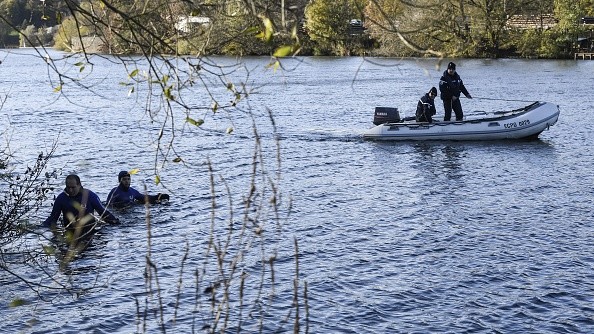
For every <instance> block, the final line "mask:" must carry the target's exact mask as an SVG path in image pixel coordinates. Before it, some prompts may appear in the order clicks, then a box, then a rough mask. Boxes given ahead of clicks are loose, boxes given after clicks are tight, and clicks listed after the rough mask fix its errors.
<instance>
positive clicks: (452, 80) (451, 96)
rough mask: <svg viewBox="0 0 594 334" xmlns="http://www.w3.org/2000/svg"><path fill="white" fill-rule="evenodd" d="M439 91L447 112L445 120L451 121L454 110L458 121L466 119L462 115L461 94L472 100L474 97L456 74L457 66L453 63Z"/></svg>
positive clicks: (441, 82)
mask: <svg viewBox="0 0 594 334" xmlns="http://www.w3.org/2000/svg"><path fill="white" fill-rule="evenodd" d="M439 91H440V92H441V99H442V100H443V108H444V111H445V117H444V118H443V120H444V121H446V122H447V121H449V120H450V118H451V117H452V109H453V110H454V113H455V114H456V121H461V120H462V119H463V118H464V114H463V113H462V104H461V103H460V93H463V94H464V96H466V97H467V98H469V99H472V96H470V93H468V90H466V87H465V86H464V83H463V82H462V79H461V78H460V76H459V75H458V73H457V72H456V64H454V63H452V62H450V63H449V64H448V68H447V69H446V70H445V71H444V72H443V75H442V76H441V78H440V79H439Z"/></svg>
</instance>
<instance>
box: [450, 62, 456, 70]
mask: <svg viewBox="0 0 594 334" xmlns="http://www.w3.org/2000/svg"><path fill="white" fill-rule="evenodd" d="M450 68H451V69H452V70H455V69H456V64H454V63H453V62H450V63H449V64H448V70H449V69H450Z"/></svg>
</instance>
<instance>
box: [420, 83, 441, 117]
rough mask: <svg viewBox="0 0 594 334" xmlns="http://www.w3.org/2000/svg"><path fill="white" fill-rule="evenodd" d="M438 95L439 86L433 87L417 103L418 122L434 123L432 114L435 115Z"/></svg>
mask: <svg viewBox="0 0 594 334" xmlns="http://www.w3.org/2000/svg"><path fill="white" fill-rule="evenodd" d="M436 96H437V88H435V87H431V89H430V90H429V92H428V93H426V94H425V95H423V96H422V97H421V99H420V100H419V102H418V103H417V113H416V119H417V122H429V123H432V122H433V119H432V118H431V116H433V115H435V113H436V110H435V101H434V100H435V97H436Z"/></svg>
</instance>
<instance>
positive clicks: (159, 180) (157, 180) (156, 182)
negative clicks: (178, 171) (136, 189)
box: [155, 175, 161, 184]
mask: <svg viewBox="0 0 594 334" xmlns="http://www.w3.org/2000/svg"><path fill="white" fill-rule="evenodd" d="M159 183H161V178H160V177H159V175H155V184H159Z"/></svg>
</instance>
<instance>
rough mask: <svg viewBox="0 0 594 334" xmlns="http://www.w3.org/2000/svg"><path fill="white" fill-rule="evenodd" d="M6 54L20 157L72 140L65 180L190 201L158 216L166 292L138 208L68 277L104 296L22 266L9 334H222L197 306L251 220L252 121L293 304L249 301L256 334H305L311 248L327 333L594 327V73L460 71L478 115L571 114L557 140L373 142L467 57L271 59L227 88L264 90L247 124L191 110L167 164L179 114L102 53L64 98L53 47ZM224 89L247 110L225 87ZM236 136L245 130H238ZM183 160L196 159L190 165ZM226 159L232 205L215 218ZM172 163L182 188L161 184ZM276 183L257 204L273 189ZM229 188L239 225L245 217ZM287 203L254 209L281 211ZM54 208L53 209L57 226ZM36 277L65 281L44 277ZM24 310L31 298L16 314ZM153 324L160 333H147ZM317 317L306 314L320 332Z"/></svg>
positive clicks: (102, 191) (59, 156)
mask: <svg viewBox="0 0 594 334" xmlns="http://www.w3.org/2000/svg"><path fill="white" fill-rule="evenodd" d="M62 56H63V54H61V53H54V52H50V57H52V58H56V59H57V58H60V57H62ZM0 60H2V63H1V64H0V73H1V74H0V75H1V80H0V94H1V95H2V96H3V97H5V98H6V100H5V103H4V105H3V106H2V114H1V115H2V120H1V121H0V124H1V125H2V130H3V131H5V136H7V137H8V138H9V139H10V140H9V141H10V147H11V149H12V150H13V151H14V154H15V157H16V158H17V159H18V161H21V162H24V163H26V162H31V161H32V159H33V158H34V157H35V156H36V154H37V153H38V152H39V151H41V150H45V149H47V148H50V147H51V145H52V143H53V142H54V141H57V143H58V147H57V150H56V154H55V157H54V159H53V160H52V161H51V164H52V167H53V168H59V169H61V170H62V172H63V174H62V176H60V180H59V181H60V182H61V178H63V177H64V175H65V174H68V173H70V172H75V173H77V174H79V175H80V177H81V179H82V182H83V185H84V186H85V187H87V188H89V189H91V190H93V191H95V192H96V193H97V194H98V195H99V196H100V197H101V199H103V200H105V198H106V196H107V193H108V192H109V190H110V189H111V188H112V187H115V186H116V185H117V173H118V172H119V171H120V170H130V169H133V168H138V169H140V172H139V173H138V174H136V175H133V177H132V184H133V186H135V187H136V188H139V189H142V188H143V185H146V186H147V188H148V190H149V192H151V193H156V192H167V193H170V194H171V202H170V203H169V205H165V206H159V207H155V208H153V209H152V210H151V219H152V220H151V221H152V229H151V233H152V239H151V253H150V254H148V255H149V256H150V257H151V259H152V261H153V262H154V263H155V265H156V266H157V267H158V273H157V276H158V277H159V287H160V294H159V296H158V297H157V296H154V295H151V294H150V293H148V292H147V287H146V284H145V277H146V276H145V268H146V260H145V259H146V256H147V227H146V223H145V212H144V209H143V208H142V207H138V208H134V209H131V210H127V211H122V212H116V215H118V217H120V219H121V221H122V224H121V225H120V226H105V227H103V228H102V230H101V232H100V236H99V237H98V238H97V242H96V244H95V245H94V246H93V247H91V248H90V249H89V250H88V251H87V252H85V254H84V256H83V257H82V258H80V259H77V260H75V261H74V262H73V263H72V264H71V266H70V267H69V268H68V271H66V272H59V271H57V270H56V272H55V275H56V277H57V279H58V280H63V279H69V280H70V281H71V282H73V283H74V285H75V286H77V287H82V288H86V289H89V290H87V291H86V292H85V293H83V294H80V295H77V294H70V293H65V292H63V291H60V290H52V289H42V291H41V293H40V295H37V294H35V293H34V292H32V291H31V290H30V289H28V288H27V287H26V285H24V284H23V283H22V282H19V281H18V280H16V279H14V277H12V276H9V275H7V274H6V273H5V272H1V273H0V281H1V283H2V285H1V287H0V295H2V304H1V305H0V319H1V320H2V321H0V332H24V333H51V332H55V333H58V332H59V333H78V332H87V333H132V332H142V331H144V330H147V331H148V332H157V331H161V328H160V327H159V325H158V323H159V315H158V313H154V312H156V311H155V310H156V309H157V307H155V305H158V302H161V303H162V306H161V308H163V309H165V314H164V316H163V318H164V319H163V321H164V323H165V329H166V331H168V332H177V333H189V332H193V331H194V332H203V331H204V330H203V329H202V327H203V325H204V324H205V323H208V319H209V318H210V315H209V314H208V309H209V308H208V303H206V305H202V304H201V305H202V308H197V307H196V305H197V304H198V303H197V302H196V291H197V290H202V289H203V288H204V286H201V287H200V288H196V284H194V283H195V281H196V275H198V274H200V275H201V274H202V270H203V268H211V267H210V265H209V264H206V262H207V261H208V260H207V259H208V258H209V257H208V255H209V254H207V253H206V249H207V248H206V245H207V243H208V240H209V238H210V237H211V223H213V222H214V224H215V225H217V226H222V227H220V228H219V227H217V228H215V229H214V231H215V234H216V233H222V234H221V235H220V236H221V238H220V240H223V241H224V240H225V238H224V235H225V234H224V233H223V232H224V230H225V227H226V226H227V224H228V223H227V221H228V220H229V219H231V218H230V217H232V220H238V221H241V219H242V218H241V216H242V214H243V212H241V204H240V203H241V199H242V198H245V196H247V195H246V194H247V193H248V190H249V189H250V175H251V168H252V167H251V166H252V159H253V155H254V146H255V140H254V134H253V128H252V124H256V125H257V129H258V133H259V135H260V136H261V139H262V150H261V152H262V157H263V161H262V162H261V163H259V164H258V166H260V167H261V168H264V169H266V170H267V174H265V175H266V177H270V178H273V179H275V180H276V176H277V174H276V172H277V171H279V170H280V182H279V187H280V190H281V192H282V198H281V210H280V212H279V216H280V218H279V219H278V221H277V220H276V219H273V218H271V217H274V214H273V213H270V212H267V213H266V214H263V215H262V216H261V217H257V218H258V219H259V222H258V224H260V226H262V227H263V228H264V231H265V233H264V240H266V244H265V246H264V248H265V250H264V253H265V254H266V257H265V258H264V260H266V259H267V257H268V256H273V255H274V256H276V263H275V266H274V270H275V281H276V283H277V284H278V286H277V287H276V288H275V294H274V297H270V295H269V290H268V289H264V292H262V295H258V294H257V292H253V291H252V292H247V293H246V294H247V295H248V296H247V297H246V299H249V300H258V301H261V302H262V304H263V305H267V304H268V303H269V304H270V305H272V306H273V307H272V308H270V309H267V308H265V307H264V308H263V309H261V308H258V307H254V306H251V308H250V307H248V310H246V311H245V312H246V313H245V314H243V319H244V327H243V328H244V330H245V331H246V332H252V331H253V329H254V328H256V327H257V325H258V319H260V318H262V319H265V321H264V323H265V330H264V332H292V328H293V326H292V320H290V321H287V322H285V321H284V319H285V317H286V316H287V313H288V309H289V308H290V305H291V303H292V301H293V294H292V284H293V282H292V279H293V278H294V275H295V273H294V272H295V264H294V260H293V254H294V240H297V242H298V245H299V282H300V283H299V284H300V300H301V302H303V297H302V293H303V289H304V284H305V282H306V283H307V296H308V299H307V300H308V319H309V322H308V328H307V330H308V331H309V332H310V333H464V332H472V333H511V332H514V333H529V332H532V333H535V332H538V333H570V332H571V333H592V332H593V331H594V306H593V305H594V268H593V267H594V255H593V253H592V246H593V245H594V226H593V225H592V222H593V221H594V219H593V218H594V214H593V213H592V212H593V210H592V209H593V202H592V195H593V193H594V190H593V184H594V183H593V180H594V173H593V168H592V162H593V158H594V153H593V150H592V148H591V146H592V144H591V143H592V142H594V131H593V130H594V129H593V127H594V126H593V125H592V124H594V123H592V122H589V120H591V119H592V118H593V116H592V113H593V112H594V98H593V97H592V87H594V62H593V61H573V60H562V61H553V60H509V59H504V60H458V61H456V63H457V65H458V72H459V73H460V75H461V77H462V79H463V80H464V82H465V84H466V86H467V88H468V90H469V91H470V93H471V94H472V95H473V97H474V99H472V100H468V99H464V100H463V101H462V103H463V107H464V110H465V112H471V111H474V110H493V109H504V108H508V107H513V108H517V107H522V106H524V105H526V104H528V103H529V102H532V101H536V100H544V101H548V102H552V103H555V104H558V105H559V107H560V110H561V115H560V118H559V121H558V123H557V124H556V125H555V126H553V127H551V128H550V130H549V131H545V132H543V133H542V134H541V136H540V139H539V140H537V141H519V142H446V141H442V142H426V143H415V142H406V143H378V142H369V141H363V140H362V139H361V133H362V132H363V131H364V130H365V129H367V128H369V127H371V125H372V124H371V121H372V118H373V109H374V107H375V106H396V107H399V108H400V109H401V111H403V112H404V113H405V114H406V115H408V116H410V115H412V114H413V111H414V108H415V107H416V102H417V101H418V99H419V97H420V96H421V95H422V94H423V93H424V92H426V91H428V89H429V88H430V87H431V86H437V83H438V80H439V77H440V75H441V72H442V71H443V70H444V64H447V61H446V62H444V63H442V66H441V67H440V68H439V69H438V68H437V67H436V65H437V64H438V62H437V60H435V59H427V60H401V59H364V58H301V59H299V60H286V61H285V63H284V65H285V66H286V67H285V69H284V70H278V71H276V72H274V71H273V70H272V69H267V68H266V65H267V64H268V62H269V59H268V58H248V59H245V60H244V61H245V63H246V66H245V68H239V69H237V70H236V71H230V70H229V73H227V74H226V80H229V81H231V82H233V83H234V84H235V85H236V86H240V84H241V83H242V82H244V83H246V84H247V85H249V86H250V87H252V88H251V90H250V98H249V100H248V101H243V102H242V103H241V104H240V107H241V110H236V111H230V112H229V113H227V112H224V111H223V112H220V113H218V114H216V115H212V113H209V112H208V111H206V110H198V111H196V110H194V111H192V114H191V115H192V117H194V118H204V119H205V120H206V123H205V124H204V125H203V126H202V127H201V128H199V129H198V128H195V127H193V126H188V125H185V126H184V125H183V124H184V123H183V119H184V117H185V116H183V115H181V114H178V115H177V116H176V118H175V121H174V125H173V128H175V129H176V132H175V136H172V135H171V132H170V131H169V129H171V127H169V125H170V123H167V125H168V126H166V127H165V131H164V137H163V138H164V140H165V141H172V142H173V143H174V148H175V150H176V151H175V153H171V152H170V153H169V156H167V158H166V159H164V158H163V157H162V155H160V154H155V143H154V139H155V138H156V136H157V135H158V133H159V131H160V128H161V121H162V120H163V117H162V114H160V113H158V109H157V108H158V107H159V106H158V104H157V103H156V102H153V103H151V104H150V105H151V108H152V110H153V112H154V116H155V117H154V118H153V119H151V117H149V115H147V114H145V113H144V107H145V106H146V105H147V103H146V100H145V99H144V98H142V93H143V92H142V89H140V93H141V97H140V98H136V97H137V95H136V92H135V93H133V94H131V95H129V94H128V88H127V87H126V86H123V85H120V83H121V82H129V79H128V78H127V77H126V74H125V72H124V71H123V69H122V68H121V67H120V66H118V65H116V64H115V63H113V62H111V61H110V59H109V58H107V59H103V58H98V57H95V58H93V59H92V61H93V63H95V65H96V66H95V67H94V68H93V71H92V72H90V66H87V67H86V68H85V69H84V70H83V71H79V70H78V69H74V70H70V71H69V72H68V73H69V75H71V76H73V77H77V76H84V80H82V81H81V82H80V83H81V85H88V86H90V89H91V91H89V90H86V89H83V88H82V87H80V86H76V85H74V84H72V83H71V82H68V81H67V84H66V85H65V86H64V88H63V89H62V93H61V94H58V93H56V92H54V88H55V87H57V86H58V82H59V79H58V78H57V77H56V76H55V75H54V74H52V73H51V71H48V69H47V66H46V64H45V62H43V61H42V60H41V59H40V58H39V57H38V56H37V55H35V54H34V52H33V51H32V50H0ZM213 61H216V62H218V63H225V64H232V63H233V61H234V60H233V59H229V58H213ZM74 62H76V60H72V61H71V63H74ZM56 66H58V67H60V68H61V69H65V68H67V67H66V66H65V65H63V64H62V63H57V65H56ZM141 66H142V64H141ZM246 69H247V70H249V76H248V75H247V70H246ZM213 82H215V83H216V81H215V80H214V79H213ZM193 89H194V93H193V94H190V95H188V96H187V97H186V102H188V103H190V104H193V105H196V106H209V105H210V104H211V101H210V100H209V98H208V95H207V92H206V91H204V90H201V89H200V88H198V86H197V87H196V88H193ZM210 93H211V94H213V95H214V96H216V97H217V98H218V99H220V100H221V101H229V100H230V99H231V98H230V97H228V93H227V91H226V90H225V89H219V88H213V90H212V91H211V92H210ZM248 103H249V104H248ZM436 106H437V110H438V115H437V116H436V118H439V117H440V116H441V117H442V116H443V106H442V105H441V104H440V103H439V101H438V102H437V103H436ZM248 107H249V108H248ZM248 109H249V110H251V113H248V112H247V110H248ZM269 110H270V113H271V114H272V116H273V118H274V122H275V126H276V132H275V131H274V129H273V127H272V126H271V122H270V117H269ZM230 126H232V127H233V128H234V131H233V133H232V134H230V135H226V134H225V133H224V132H225V129H226V128H228V127H230ZM277 139H278V144H279V146H280V154H279V156H280V159H279V161H280V168H278V165H277V160H276V157H277V156H276V152H277V151H276V144H277V141H276V140H277ZM589 147H590V148H589ZM178 155H179V156H180V157H181V158H182V159H183V161H184V163H183V164H182V163H172V162H171V160H172V159H173V158H174V157H175V156H178ZM164 160H168V161H169V162H166V163H163V161H164ZM155 161H157V162H155ZM207 161H210V163H211V165H212V168H213V170H214V173H213V174H214V184H215V185H216V192H217V199H218V202H217V203H216V207H217V210H215V214H214V217H212V216H211V214H212V210H211V207H212V202H211V188H210V184H211V183H210V182H211V181H210V175H209V172H208V164H207ZM155 170H158V171H159V173H160V176H161V179H162V181H163V184H162V185H155V184H154V182H153V180H154V171H155ZM256 182H257V185H258V190H261V188H260V187H262V186H264V187H266V186H265V185H266V184H268V183H267V181H266V180H260V179H259V180H257V181H256ZM163 186H164V187H166V188H164V187H163ZM226 186H228V187H229V189H230V191H231V193H233V195H232V196H231V197H232V199H233V202H234V203H237V204H234V205H233V206H232V207H233V208H234V210H236V211H233V212H230V210H229V209H230V205H228V204H227V202H228V201H229V199H228V198H227V197H228V196H226V190H225V187H226ZM57 193H58V192H57V191H56V195H57ZM264 194H269V193H268V192H266V190H264ZM268 200H269V198H264V197H263V198H257V199H256V200H255V202H256V203H260V204H262V205H263V207H266V202H267V201H268ZM289 205H290V208H289ZM50 209H51V201H48V203H47V205H46V207H44V208H43V210H41V212H39V214H38V217H37V218H38V219H39V222H41V221H42V220H43V219H44V218H45V217H46V215H47V214H48V213H49V211H50ZM263 211H266V210H265V209H263ZM260 218H261V219H260ZM277 222H280V223H282V224H279V225H277ZM258 240H259V239H258V238H255V239H252V241H253V244H252V245H251V247H252V248H255V249H259V247H260V244H259V243H258ZM242 245H243V246H245V245H244V244H242ZM231 248H232V249H231V250H230V251H229V252H230V253H233V251H236V249H233V247H231ZM185 254H187V259H186V260H183V258H184V255H185ZM261 254H262V253H261V252H259V251H256V252H246V254H245V257H244V258H243V262H242V263H241V265H240V269H241V270H244V271H245V272H246V273H249V275H248V277H249V278H248V279H247V283H246V285H248V286H249V285H250V284H252V283H250V282H254V281H255V282H256V283H257V282H258V279H259V278H258V276H259V275H264V276H266V275H267V273H259V271H261V270H262V269H261V266H259V263H260V262H261V260H262V258H261ZM182 263H183V268H182V265H181V264H182ZM48 266H49V267H50V268H51V267H52V261H49V264H48ZM54 266H55V263H54ZM264 268H269V267H268V266H264ZM21 270H22V271H24V272H21V274H22V275H24V276H27V277H29V278H33V279H35V278H38V279H39V280H41V281H40V283H43V284H44V285H47V286H50V287H56V286H57V283H55V282H52V281H51V280H48V279H47V278H46V276H44V275H43V274H40V273H35V272H30V271H26V270H24V269H21ZM17 271H18V268H17ZM264 271H265V272H267V270H264ZM180 272H181V273H182V274H180ZM200 275H199V276H200ZM205 275H206V278H203V279H204V281H203V283H202V284H208V282H211V283H212V282H213V280H214V279H215V278H214V277H215V276H216V273H214V274H213V273H212V272H210V271H208V270H206V271H205ZM209 275H212V276H213V277H210V276H209ZM180 276H181V277H182V278H183V283H182V284H179V283H178V282H179V280H180ZM233 284H234V285H237V284H238V282H237V281H235V282H234V283H233ZM153 288H154V286H153ZM178 291H181V292H180V293H179V294H178ZM198 294H200V292H199V293H198ZM178 295H179V296H180V297H179V298H176V296H178ZM17 298H20V299H23V300H24V301H26V305H24V306H19V307H8V304H9V302H10V301H12V300H15V299H17ZM146 300H149V301H150V302H149V303H148V306H147V304H145V302H146ZM157 301H158V302H157ZM176 304H178V305H179V307H178V309H177V311H176V312H175V314H174V311H173V310H175V305H176ZM256 304H257V303H256ZM231 308H232V311H231V313H233V314H235V315H236V314H237V312H239V309H241V308H240V307H239V305H238V302H237V300H235V301H234V302H233V303H231ZM139 310H140V311H141V314H142V312H143V311H144V310H147V314H148V316H147V318H149V319H157V320H154V321H146V322H143V320H142V316H139ZM250 310H251V311H250ZM248 311H250V312H253V314H257V315H258V316H252V315H253V314H251V315H250V316H248V315H247V314H248ZM294 316H295V315H294V314H292V315H291V317H289V318H290V319H293V317H294ZM305 316H306V315H305V311H304V309H301V313H300V317H301V320H302V327H301V332H305V331H306V328H305V323H304V322H303V319H304V318H305ZM259 317H260V318H259ZM173 319H175V322H174V321H173ZM144 324H147V325H146V326H147V327H143V326H144ZM234 326H236V324H233V325H231V326H230V327H231V328H235V327H234Z"/></svg>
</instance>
